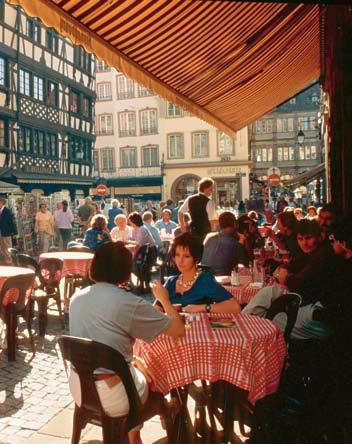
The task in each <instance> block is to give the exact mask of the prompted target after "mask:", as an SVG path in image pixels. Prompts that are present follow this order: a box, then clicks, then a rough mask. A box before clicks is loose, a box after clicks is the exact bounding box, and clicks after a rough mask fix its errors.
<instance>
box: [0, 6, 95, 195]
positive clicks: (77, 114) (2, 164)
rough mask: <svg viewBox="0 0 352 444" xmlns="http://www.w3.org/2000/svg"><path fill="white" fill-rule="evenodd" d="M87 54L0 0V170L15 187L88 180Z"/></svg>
mask: <svg viewBox="0 0 352 444" xmlns="http://www.w3.org/2000/svg"><path fill="white" fill-rule="evenodd" d="M94 64H95V61H94V57H93V56H92V55H90V54H87V53H86V52H85V51H84V50H83V48H81V47H79V46H74V45H72V44H71V43H70V42H69V41H68V40H66V39H64V38H62V37H61V36H59V35H58V34H57V33H56V32H55V31H54V30H53V29H50V28H46V27H45V26H44V25H43V24H42V23H41V22H40V21H39V20H37V19H35V18H32V17H29V16H27V15H26V14H25V13H24V12H23V11H22V9H21V8H19V7H14V6H11V5H9V4H7V3H6V2H4V1H3V0H0V175H1V180H3V181H6V182H9V183H13V184H17V185H19V186H20V187H21V188H22V190H23V191H25V192H29V191H31V190H32V189H41V190H43V192H44V193H45V194H49V193H51V192H55V191H60V190H62V189H66V190H69V191H70V192H71V196H72V197H82V196H83V195H84V194H86V193H87V192H88V190H89V188H90V187H91V186H92V185H91V184H92V181H93V179H92V150H93V144H94V140H95V135H94V102H95V74H94V72H95V66H94Z"/></svg>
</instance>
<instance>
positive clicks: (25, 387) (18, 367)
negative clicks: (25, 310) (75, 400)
mask: <svg viewBox="0 0 352 444" xmlns="http://www.w3.org/2000/svg"><path fill="white" fill-rule="evenodd" d="M22 326H24V323H21V324H20V330H22ZM34 327H35V328H36V322H34ZM24 332H25V333H26V330H24ZM62 333H63V330H62V328H61V324H60V322H59V321H58V316H57V315H56V312H54V311H51V310H50V315H49V322H48V331H47V334H46V336H45V340H44V341H41V340H39V339H38V338H36V341H35V343H36V354H35V356H34V358H33V359H32V351H31V348H30V345H29V343H28V339H27V338H26V337H23V336H22V335H21V336H20V338H19V348H18V349H17V351H16V361H15V362H8V361H7V354H6V350H2V351H1V354H0V368H1V370H0V443H1V444H7V443H16V444H20V443H23V442H24V441H25V439H26V438H28V437H30V436H31V435H32V434H33V433H34V432H35V431H38V430H39V429H41V428H42V427H43V426H44V425H45V424H46V423H48V422H49V421H50V420H51V419H52V418H53V417H54V416H55V415H57V414H58V413H59V412H60V410H62V409H63V408H64V407H66V406H68V405H69V404H70V403H71V402H72V398H71V395H70V392H69V388H68V384H67V378H66V373H65V370H64V366H63V363H62V360H61V356H60V354H59V348H58V345H57V343H56V337H57V336H58V335H60V334H62Z"/></svg>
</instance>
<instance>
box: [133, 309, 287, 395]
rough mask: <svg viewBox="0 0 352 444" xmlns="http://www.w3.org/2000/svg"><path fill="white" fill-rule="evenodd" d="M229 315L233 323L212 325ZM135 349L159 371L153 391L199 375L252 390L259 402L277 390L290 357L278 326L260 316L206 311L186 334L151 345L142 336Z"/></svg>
mask: <svg viewBox="0 0 352 444" xmlns="http://www.w3.org/2000/svg"><path fill="white" fill-rule="evenodd" d="M223 318H229V319H231V320H233V322H234V323H235V326H234V327H233V328H219V329H215V328H213V327H212V325H211V323H210V321H211V320H216V319H223ZM134 354H135V355H137V356H140V357H141V358H143V359H144V360H145V362H146V364H147V366H148V367H150V369H151V370H152V372H153V373H154V374H155V376H156V377H155V382H154V384H153V385H152V386H151V388H152V390H156V391H160V392H162V393H164V394H166V393H168V392H170V390H172V389H175V388H177V387H181V386H185V385H188V384H190V383H192V382H193V381H195V380H198V379H205V380H208V381H210V382H215V381H220V380H223V381H227V382H229V383H230V384H233V385H235V386H237V387H239V388H241V389H243V390H246V391H247V392H248V400H249V402H251V403H252V404H255V403H256V401H258V400H259V399H261V398H264V397H265V396H267V395H269V394H271V393H274V392H275V391H277V389H278V386H279V382H280V375H281V370H282V367H283V364H284V358H285V356H286V345H285V341H284V338H283V335H282V334H281V332H280V330H279V328H278V327H277V326H276V325H275V324H274V323H273V322H271V321H269V320H267V319H263V318H260V317H257V316H250V315H242V314H237V315H231V314H227V315H226V314H215V313H214V314H210V315H208V314H205V313H201V314H200V316H199V320H193V321H192V322H191V328H190V329H189V330H186V334H185V336H183V337H182V338H171V337H169V336H166V335H160V336H159V337H158V338H156V339H155V340H154V341H153V342H152V343H151V344H147V343H146V342H144V341H142V340H137V341H136V342H135V345H134Z"/></svg>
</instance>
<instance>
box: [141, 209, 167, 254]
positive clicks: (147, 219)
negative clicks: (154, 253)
mask: <svg viewBox="0 0 352 444" xmlns="http://www.w3.org/2000/svg"><path fill="white" fill-rule="evenodd" d="M142 219H143V225H144V226H145V227H147V228H148V230H149V232H150V234H151V235H152V237H153V239H154V242H155V246H156V248H157V249H158V250H159V249H160V248H161V246H162V243H163V241H162V240H161V237H160V233H159V230H158V229H157V228H156V227H155V225H154V221H153V214H152V212H151V211H145V212H144V213H143V216H142Z"/></svg>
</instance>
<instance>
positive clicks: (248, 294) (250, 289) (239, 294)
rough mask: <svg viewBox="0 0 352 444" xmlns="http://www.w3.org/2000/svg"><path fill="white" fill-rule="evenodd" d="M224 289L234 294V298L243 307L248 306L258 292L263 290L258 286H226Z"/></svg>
mask: <svg viewBox="0 0 352 444" xmlns="http://www.w3.org/2000/svg"><path fill="white" fill-rule="evenodd" d="M224 288H226V290H227V291H228V292H229V293H231V294H232V296H233V297H234V298H236V300H237V302H238V303H239V304H241V305H243V304H248V302H249V301H251V300H252V299H253V298H254V296H255V295H256V294H257V293H258V291H259V290H260V289H261V288H263V287H259V286H257V285H251V284H248V285H239V286H236V287H233V286H232V285H224Z"/></svg>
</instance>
